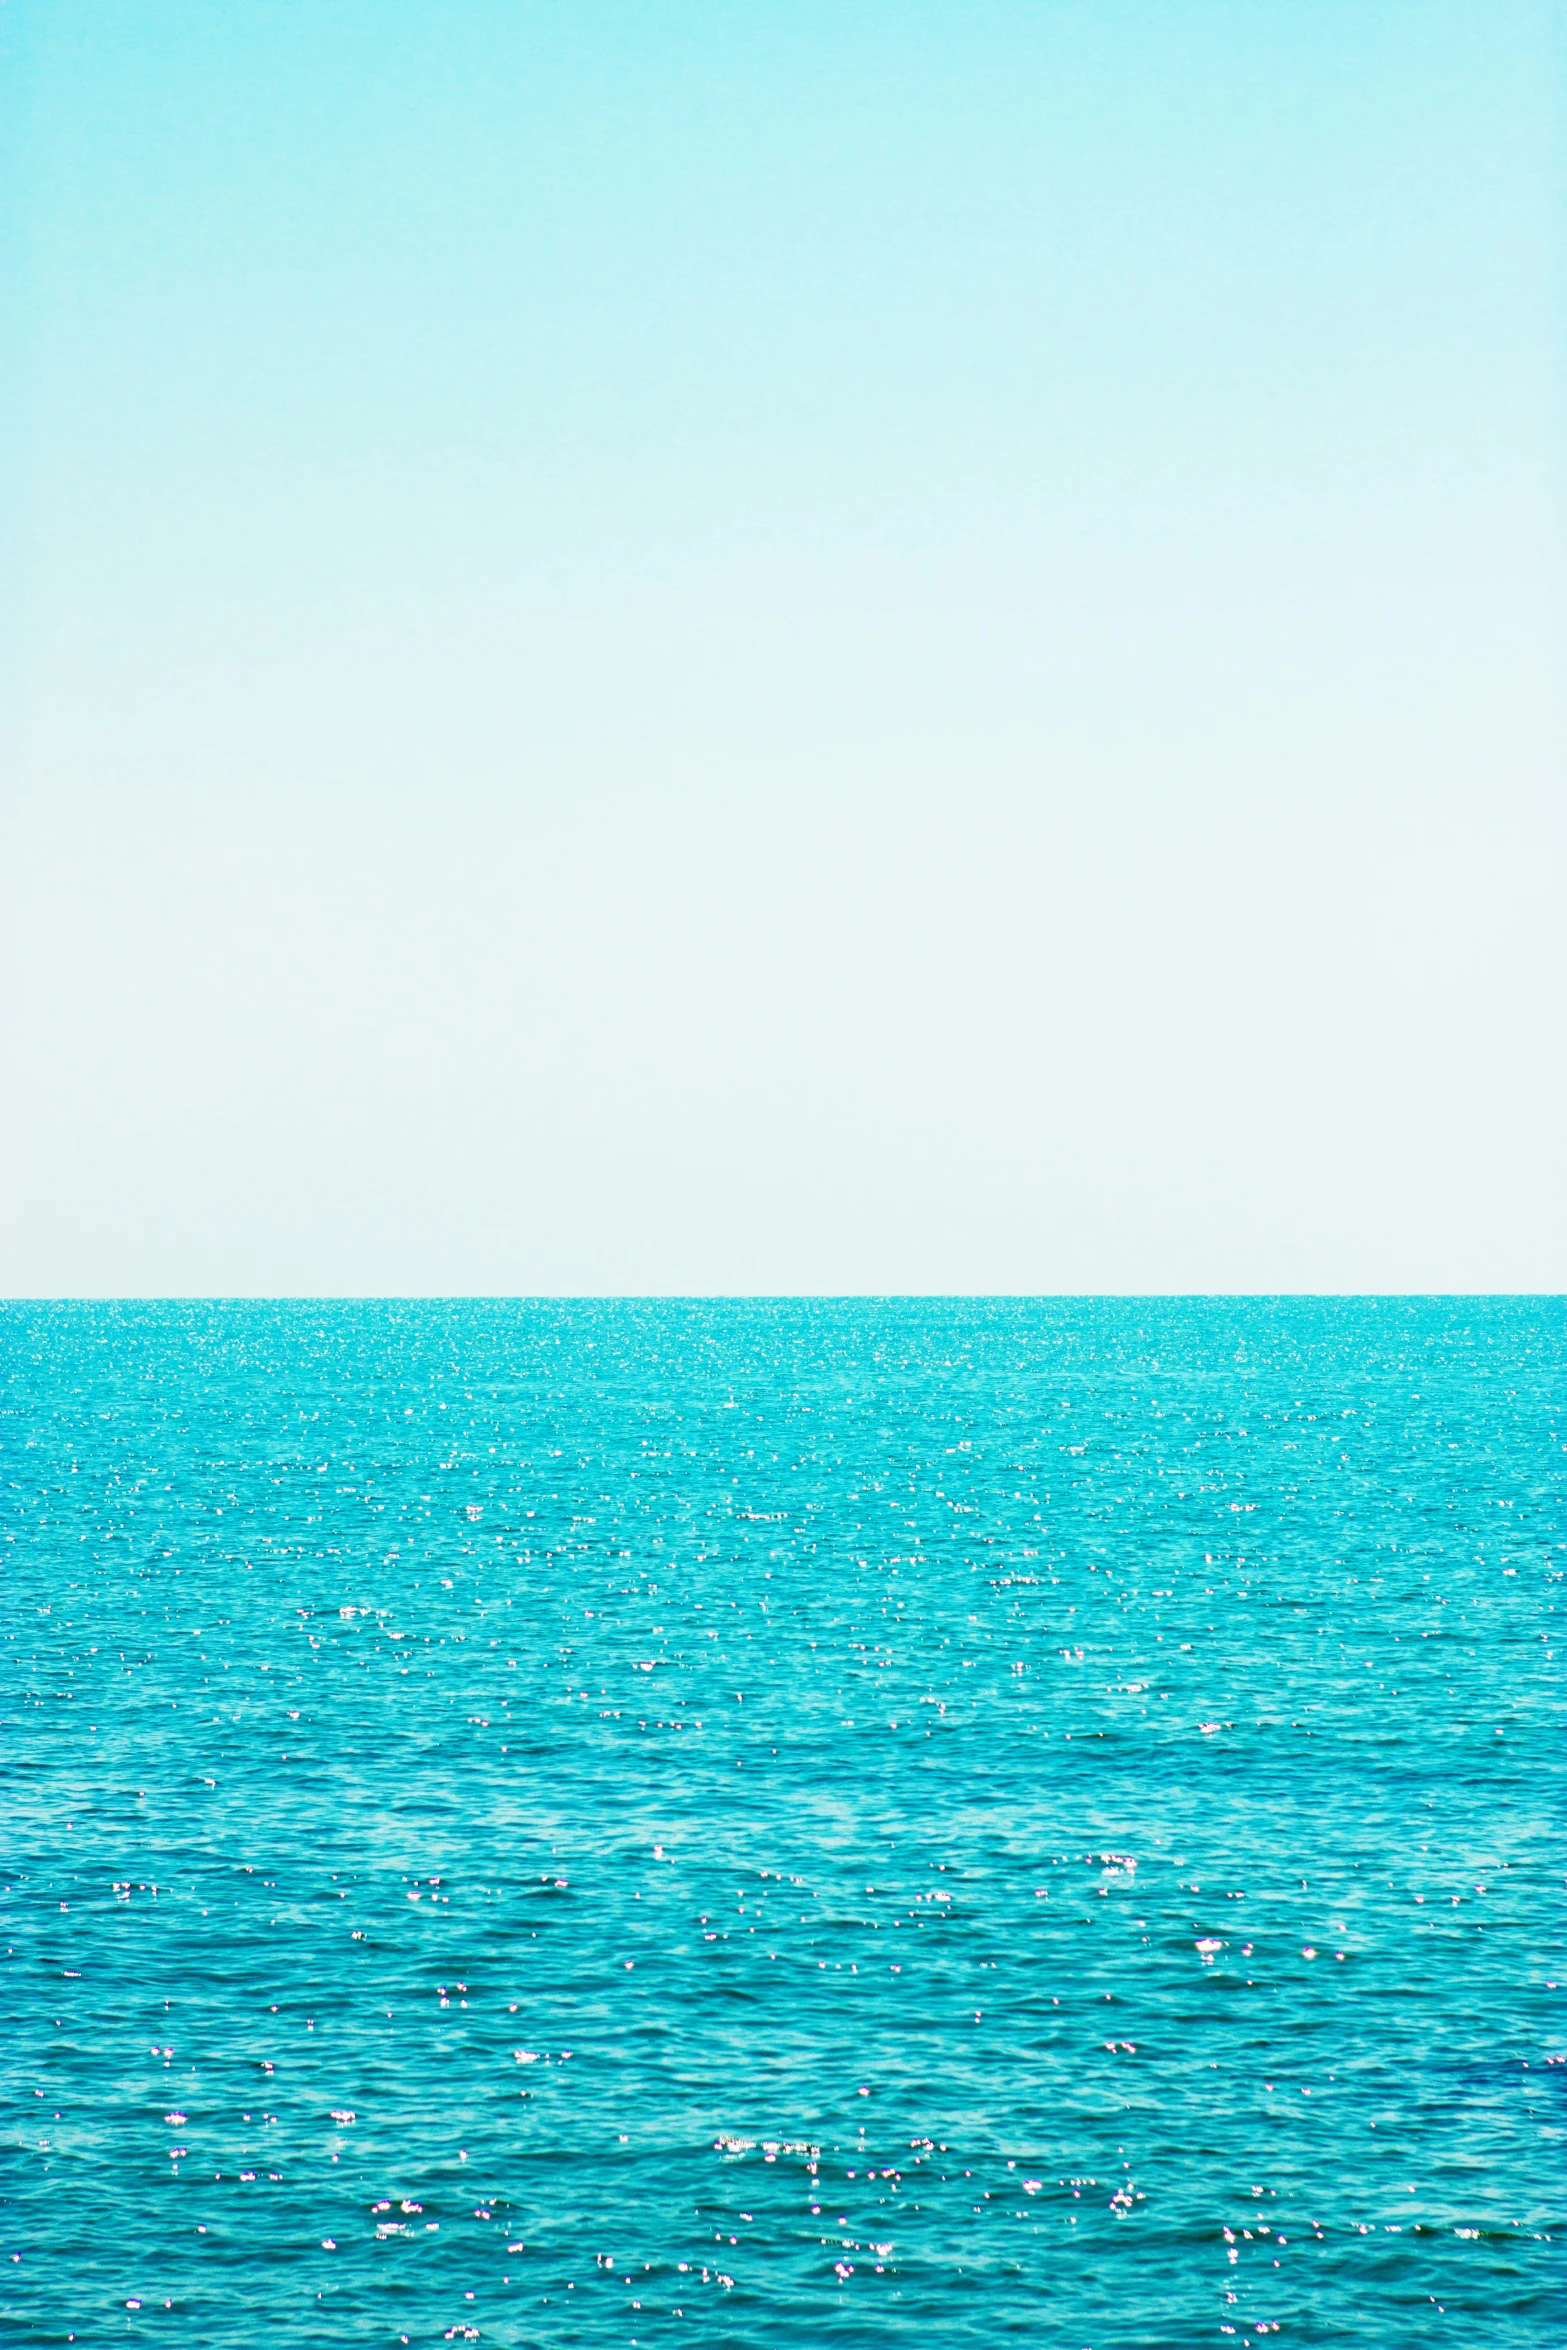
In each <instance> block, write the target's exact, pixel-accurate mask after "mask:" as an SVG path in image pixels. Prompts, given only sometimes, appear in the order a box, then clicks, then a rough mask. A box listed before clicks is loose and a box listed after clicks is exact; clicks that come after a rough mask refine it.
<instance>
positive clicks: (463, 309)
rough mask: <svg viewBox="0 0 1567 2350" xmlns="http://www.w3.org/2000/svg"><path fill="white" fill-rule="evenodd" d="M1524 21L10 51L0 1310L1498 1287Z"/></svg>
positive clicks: (411, 24)
mask: <svg viewBox="0 0 1567 2350" xmlns="http://www.w3.org/2000/svg"><path fill="white" fill-rule="evenodd" d="M1561 63H1562V60H1561V51H1560V42H1559V20H1558V18H1557V14H1556V11H1555V10H1554V9H1553V8H1552V7H1549V6H1546V5H1540V4H1536V0H1482V4H1477V5H1469V4H1467V0H1466V4H1463V5H1453V4H1450V0H1413V4H1410V5H1398V4H1394V5H1378V4H1376V0H1300V4H1299V5H1283V4H1278V0H1232V4H1229V5H1208V4H1205V0H1163V4H1160V5H1150V4H1147V0H1072V4H1066V0H1061V4H1056V5H1051V4H1049V0H1036V4H1034V5H1021V4H1017V0H996V4H990V0H927V4H921V0H899V4H897V5H891V4H889V0H861V4H858V5H856V4H855V0H832V4H831V5H816V4H807V0H773V4H767V0H752V4H749V5H739V4H732V5H693V4H688V0H664V4H662V5H653V4H649V0H642V4H639V5H621V6H607V5H601V4H599V0H574V4H573V5H570V6H564V5H561V4H560V0H551V4H550V5H547V6H535V5H528V4H525V0H519V4H513V5H501V4H499V0H461V4H460V5H453V4H452V0H439V4H434V0H431V4H415V0H330V4H328V0H310V4H304V0H265V4H253V0H222V5H220V6H214V5H212V0H185V4H179V0H8V4H7V5H5V6H4V7H3V9H0V90H3V100H0V103H3V109H4V119H3V123H0V132H3V139H4V153H5V164H4V172H5V186H4V194H5V210H6V214H7V217H8V219H9V220H10V221H11V222H12V224H13V228H14V230H15V233H13V234H12V235H11V236H10V237H9V238H8V240H7V244H6V249H5V253H4V257H3V259H0V287H3V294H4V300H5V307H6V311H7V314H8V318H9V322H10V323H9V326H8V329H7V336H6V340H7V344H8V347H9V349H10V350H11V352H12V353H13V355H15V354H20V365H16V364H14V362H13V364H11V365H9V366H8V367H7V369H6V380H7V384H8V389H7V390H6V391H5V393H4V395H3V397H4V403H5V406H4V413H3V415H0V427H3V431H4V440H5V448H6V456H5V459H4V468H5V471H4V483H3V489H4V507H3V514H4V520H5V524H6V537H7V542H8V545H9V548H10V552H9V554H8V555H7V557H6V561H5V579H4V601H3V616H4V618H5V621H6V635H7V638H8V640H9V645H10V651H9V652H8V654H7V655H6V663H7V667H6V681H7V688H8V700H9V702H10V706H11V710H12V713H13V722H12V723H10V724H9V725H8V728H7V731H6V736H5V744H6V748H7V755H8V766H9V770H10V778H11V779H10V780H9V781H8V782H7V784H6V786H5V795H4V809H3V834H0V849H3V855H4V868H5V883H4V888H5V904H4V909H3V913H4V927H5V933H6V939H5V955H6V966H5V971H4V973H3V974H0V984H3V986H4V990H5V998H6V1009H5V1015H4V1028H5V1038H4V1064H3V1067H0V1085H3V1088H4V1098H5V1100H6V1101H7V1103H8V1105H9V1111H8V1119H7V1123H8V1129H9V1131H8V1137H7V1141H6V1145H5V1149H4V1152H3V1154H0V1199H3V1209H4V1237H3V1243H0V1289H4V1290H5V1291H6V1292H8V1293H11V1294H16V1293H28V1294H40V1293H43V1294H56V1293H58V1294H125V1293H129V1294H148V1293H171V1292H174V1293H196V1292H208V1293H211V1292H217V1293H240V1292H263V1293H279V1292H292V1293H299V1292H310V1293H340V1294H341V1293H359V1292H385V1291H392V1292H400V1293H414V1292H481V1291H498V1292H507V1293H515V1292H542V1291H566V1292H580V1291H671V1290H673V1291H828V1292H842V1291H874V1292H887V1291H905V1292H906V1291H932V1290H958V1291H975V1290H992V1291H995V1290H999V1291H1030V1292H1032V1291H1044V1290H1050V1291H1061V1290H1134V1291H1135V1290H1205V1289H1232V1290H1233V1289H1243V1290H1281V1289H1354V1290H1358V1289H1453V1288H1481V1289H1510V1288H1516V1289H1543V1288H1551V1289H1559V1288H1561V1287H1563V1286H1567V1215H1564V1210H1563V1201H1564V1200H1567V1113H1564V1102H1567V1086H1564V1083H1563V1079H1564V1075H1567V1071H1564V1056H1563V1051H1562V1045H1563V1026H1564V1007H1567V969H1564V951H1563V945H1562V937H1563V928H1564V925H1563V922H1562V906H1563V903H1564V902H1567V892H1564V887H1563V884H1564V881H1567V865H1564V858H1563V829H1564V827H1563V813H1562V796H1561V781H1560V751H1561V733H1560V720H1559V708H1558V691H1557V688H1558V677H1557V672H1558V666H1559V657H1560V628H1561V620H1562V517H1563V505H1562V479H1561V455H1562V406H1561V390H1562V337H1561V324H1562V315H1561V299H1560V296H1561V250H1560V247H1561V229H1562V222H1563V204H1562V198H1563V172H1562V160H1563V124H1562V108H1561V93H1562V86H1563V85H1562V78H1561Z"/></svg>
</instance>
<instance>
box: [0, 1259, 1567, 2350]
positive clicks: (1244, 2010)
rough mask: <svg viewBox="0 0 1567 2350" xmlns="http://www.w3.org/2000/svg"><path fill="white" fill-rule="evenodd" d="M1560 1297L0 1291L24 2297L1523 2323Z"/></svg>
mask: <svg viewBox="0 0 1567 2350" xmlns="http://www.w3.org/2000/svg"><path fill="white" fill-rule="evenodd" d="M1564 1335H1567V1315H1564V1309H1563V1305H1562V1303H1561V1301H1559V1300H1541V1299H1460V1300H1453V1299H1436V1300H1410V1299H1402V1300H1390V1301H1367V1300H1319V1301H1310V1300H1289V1301H1283V1302H1277V1301H1274V1302H1270V1301H1266V1300H1219V1301H1214V1300H1186V1301H1181V1300H1159V1301H1136V1300H1133V1301H1119V1302H1098V1303H1089V1302H1081V1301H1050V1300H1045V1301H997V1300H941V1301H936V1302H928V1301H902V1302H899V1301H894V1302H890V1303H877V1302H867V1301H859V1300H856V1301H846V1302H836V1303H835V1302H826V1303H801V1302H767V1301H756V1302H741V1303H710V1304H704V1303H654V1302H647V1303H643V1302H626V1303H546V1304H528V1303H483V1302H481V1303H438V1304H423V1303H420V1304H414V1303H378V1304H281V1305H276V1304H239V1305H221V1304H220V1305H211V1304H198V1305H191V1304H164V1305H144V1306H143V1305H115V1306H77V1305H67V1306H56V1305H13V1306H10V1307H7V1308H4V1309H0V1348H3V1354H4V1370H5V1374H6V1378H5V1389H6V1392H5V1417H4V1420H3V1423H0V1426H3V1442H4V1449H5V1460H4V1512H3V1516H4V1523H3V1527H0V1534H3V1538H4V1550H3V1554H0V1555H3V1559H4V1566H3V1576H4V1583H3V1591H4V1611H3V1618H4V1620H3V1631H4V1643H3V1651H0V1653H3V1668H0V1721H3V1733H0V1740H3V1743H0V1767H3V1772H4V1779H3V1822H4V1831H3V1833H4V1913H3V1923H0V1951H3V1953H4V1993H3V1998H4V2011H5V2012H4V2024H3V2031H4V2051H5V2053H4V2062H3V2066H0V2078H3V2082H4V2088H5V2100H6V2118H7V2130H6V2151H5V2155H4V2179H3V2198H4V2201H3V2213H0V2226H3V2240H0V2276H3V2281H0V2340H3V2341H4V2342H5V2343H7V2344H11V2343H29V2344H30V2343H40V2342H49V2343H58V2342H69V2341H75V2342H78V2343H82V2344H97V2343H107V2342H116V2343H118V2342H121V2341H131V2342H136V2343H148V2344H153V2343H157V2344H171V2345H172V2344H189V2345H205V2344H217V2345H228V2344H235V2345H240V2344H244V2345H257V2344H261V2343H279V2344H314V2343H361V2342H363V2343H377V2344H384V2345H387V2346H388V2350H393V2346H397V2345H401V2344H404V2343H408V2344H419V2345H424V2344H435V2343H444V2342H485V2343H491V2344H515V2345H524V2344H530V2345H531V2344H537V2345H545V2344H549V2345H557V2344H558V2345H566V2344H573V2343H581V2344H594V2345H598V2344H605V2345H608V2344H617V2345H636V2346H637V2350H642V2346H644V2345H646V2346H648V2350H653V2346H655V2345H657V2346H662V2345H666V2344H668V2345H675V2344H682V2343H700V2342H712V2343H724V2344H736V2345H757V2346H761V2345H764V2344H765V2345H773V2344H777V2343H780V2342H786V2341H789V2340H791V2339H806V2340H814V2341H816V2342H820V2343H829V2342H830V2343H842V2344H845V2345H848V2344H866V2343H879V2342H888V2343H890V2342H894V2341H898V2342H901V2341H904V2340H910V2341H912V2340H915V2339H917V2338H923V2339H924V2340H925V2341H926V2342H929V2343H931V2344H935V2345H941V2346H943V2350H945V2346H946V2345H961V2344H967V2343H972V2344H989V2343H992V2342H994V2340H995V2339H996V2338H997V2337H1001V2336H1006V2337H1010V2338H1015V2339H1017V2340H1019V2341H1026V2342H1029V2343H1042V2344H1056V2343H1059V2344H1062V2345H1069V2346H1070V2350H1090V2346H1091V2350H1122V2346H1125V2350H1130V2346H1131V2345H1148V2346H1150V2350H1156V2346H1164V2345H1186V2344H1189V2343H1201V2344H1211V2345H1213V2346H1214V2350H1224V2345H1225V2344H1227V2343H1230V2342H1236V2343H1238V2342H1240V2341H1241V2340H1242V2339H1247V2340H1249V2341H1251V2342H1253V2343H1255V2342H1257V2341H1258V2340H1260V2339H1262V2338H1264V2337H1266V2338H1267V2339H1269V2340H1272V2339H1273V2338H1275V2337H1277V2339H1278V2340H1279V2342H1280V2343H1281V2344H1303V2343H1318V2342H1340V2341H1344V2342H1348V2341H1356V2342H1366V2341H1373V2340H1374V2341H1378V2342H1386V2343H1389V2344H1396V2345H1398V2346H1399V2350H1406V2346H1408V2345H1411V2344H1423V2343H1426V2342H1431V2343H1442V2344H1449V2345H1453V2346H1455V2350H1459V2346H1461V2350H1470V2346H1472V2345H1478V2344H1482V2343H1483V2344H1484V2345H1486V2346H1487V2350H1512V2346H1514V2345H1516V2346H1518V2350H1523V2346H1524V2345H1528V2346H1529V2350H1539V2346H1540V2345H1544V2344H1547V2343H1554V2342H1560V2341H1563V2340H1564V2339H1567V2303H1564V2298H1563V2288H1564V2283H1567V2279H1564V2273H1563V2256H1562V2251H1561V2244H1562V2234H1563V2229H1564V2226H1567V2157H1564V2132H1563V2124H1564V2122H1567V2031H1564V2028H1563V2000H1564V1996H1567V1992H1564V1986H1567V1949H1564V1937H1563V1921H1564V1902H1563V1860H1564V1845H1563V1838H1562V1834H1561V1829H1562V1807H1561V1794H1562V1770H1563V1763H1564V1760H1567V1745H1564V1743H1563V1741H1562V1737H1561V1703H1560V1696H1561V1685H1562V1684H1561V1671H1562V1668H1561V1663H1560V1659H1559V1650H1558V1647H1557V1642H1558V1639H1559V1636H1560V1631H1561V1625H1560V1614H1559V1610H1560V1604H1561V1576H1562V1571H1563V1565H1564V1562H1567V1552H1564V1547H1563V1545H1564V1523H1563V1518H1562V1514H1561V1471H1562V1467H1563V1461H1564V1453H1563V1436H1562V1432H1561V1422H1560V1405H1561V1401H1562V1366H1563V1354H1564V1347H1563V1340H1564Z"/></svg>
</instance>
